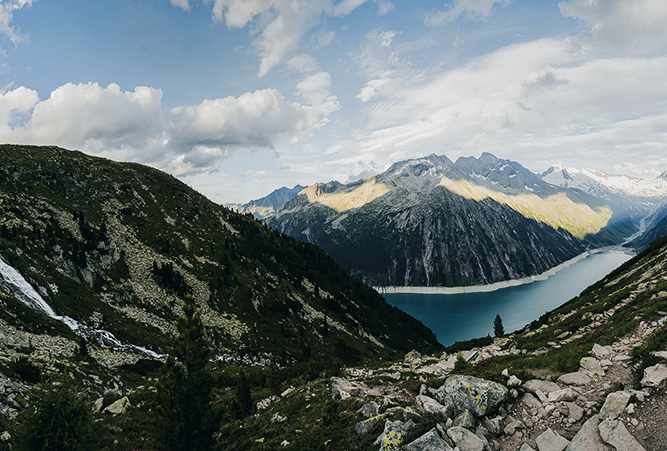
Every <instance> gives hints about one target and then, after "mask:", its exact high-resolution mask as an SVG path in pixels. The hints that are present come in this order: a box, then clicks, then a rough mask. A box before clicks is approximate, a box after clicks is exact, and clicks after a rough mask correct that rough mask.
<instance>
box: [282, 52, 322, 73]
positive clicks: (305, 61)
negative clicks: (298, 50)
mask: <svg viewBox="0 0 667 451" xmlns="http://www.w3.org/2000/svg"><path fill="white" fill-rule="evenodd" d="M287 67H289V68H290V69H292V70H295V71H297V72H300V73H302V74H307V73H310V72H315V71H318V70H320V63H319V62H318V61H317V60H316V59H315V58H313V57H312V56H311V55H308V54H305V53H304V54H302V55H297V56H295V57H293V58H291V59H290V60H289V61H288V62H287Z"/></svg>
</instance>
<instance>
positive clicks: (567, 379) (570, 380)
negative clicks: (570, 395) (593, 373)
mask: <svg viewBox="0 0 667 451" xmlns="http://www.w3.org/2000/svg"><path fill="white" fill-rule="evenodd" d="M591 380H592V379H591V378H590V377H588V376H587V375H586V374H584V373H582V372H580V371H577V372H576V373H568V374H563V375H562V376H561V377H559V378H558V382H560V383H561V384H565V385H586V384H590V383H591Z"/></svg>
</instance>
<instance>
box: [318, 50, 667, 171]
mask: <svg viewBox="0 0 667 451" xmlns="http://www.w3.org/2000/svg"><path fill="white" fill-rule="evenodd" d="M590 55H591V53H590V52H588V51H587V49H585V48H582V47H581V46H580V45H578V43H577V42H575V41H573V40H571V39H542V40H537V41H532V42H526V43H519V44H514V45H510V46H507V47H504V48H501V49H499V50H497V51H495V52H492V53H490V54H487V55H484V56H482V57H479V58H476V59H474V60H471V61H470V62H469V63H468V64H466V65H464V66H461V67H459V68H456V69H453V70H449V71H445V72H441V73H438V74H435V75H434V74H429V73H428V72H426V71H424V72H421V73H419V74H418V75H419V76H416V74H415V71H414V70H413V69H411V68H409V67H401V66H394V67H393V69H392V72H391V75H390V76H387V77H384V78H383V77H382V76H376V77H374V78H372V79H371V81H370V82H369V83H367V85H366V86H365V87H364V88H363V90H362V91H361V93H360V94H359V95H358V96H357V98H359V99H360V100H362V101H367V102H368V103H367V107H366V108H365V109H364V110H363V112H362V117H363V119H364V120H365V122H364V121H360V126H359V128H358V129H357V131H356V133H355V135H354V136H355V141H354V142H352V143H347V144H346V145H344V146H338V145H336V146H332V154H331V157H332V160H330V161H331V163H332V164H338V165H339V167H340V168H347V171H348V173H355V174H356V173H357V172H359V171H360V170H361V168H362V167H363V166H364V165H360V163H359V162H360V161H363V162H366V163H365V164H368V163H369V162H371V161H373V162H376V163H378V164H380V165H381V166H382V167H383V168H386V167H387V165H388V164H390V163H392V162H394V161H397V160H400V159H404V158H410V157H416V156H419V155H424V154H429V153H432V152H436V153H444V154H446V155H448V156H450V157H451V158H456V157H458V156H461V155H466V156H467V155H471V154H473V155H479V154H480V153H481V152H483V151H488V152H492V153H495V154H497V155H499V156H501V157H503V158H511V159H514V160H517V161H519V162H521V163H522V164H525V165H527V166H528V167H531V166H533V167H534V168H535V169H540V170H544V169H546V167H538V166H540V165H546V164H547V163H548V162H545V155H546V156H547V157H546V158H548V159H549V160H550V161H553V160H555V159H560V160H561V161H578V162H577V163H576V164H577V165H578V166H581V165H589V166H592V167H598V168H601V169H603V170H605V169H606V170H609V171H612V170H613V165H614V164H616V165H621V166H623V165H626V163H627V162H628V161H635V162H637V164H638V165H639V166H640V167H641V169H642V170H645V171H653V172H655V171H658V172H662V171H663V170H665V169H667V168H666V167H657V166H656V167H651V165H653V164H655V163H656V162H658V161H660V158H662V159H663V160H664V158H665V157H664V155H665V154H666V152H667V145H665V143H666V142H667V114H666V113H665V105H667V91H665V89H664V80H666V79H667V57H664V56H663V57H656V58H650V59H644V58H599V57H596V58H592V59H589V58H591V56H590ZM366 63H368V62H367V61H364V62H363V63H362V64H366ZM370 100H372V101H370ZM334 148H335V152H333V149H334ZM584 158H586V160H584ZM550 161H549V162H550ZM601 166H604V167H601ZM626 166H627V165H626ZM623 167H625V166H623ZM340 170H341V171H343V172H344V171H345V169H340Z"/></svg>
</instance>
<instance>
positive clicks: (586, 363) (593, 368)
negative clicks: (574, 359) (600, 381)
mask: <svg viewBox="0 0 667 451" xmlns="http://www.w3.org/2000/svg"><path fill="white" fill-rule="evenodd" d="M579 366H580V367H581V369H582V370H585V371H588V372H589V373H591V374H597V375H599V376H604V370H603V369H602V367H601V366H600V362H598V360H597V359H596V358H595V357H584V358H583V359H581V360H580V361H579Z"/></svg>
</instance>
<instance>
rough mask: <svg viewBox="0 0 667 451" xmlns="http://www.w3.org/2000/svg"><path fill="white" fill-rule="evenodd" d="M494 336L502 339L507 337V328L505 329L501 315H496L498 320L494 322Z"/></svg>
mask: <svg viewBox="0 0 667 451" xmlns="http://www.w3.org/2000/svg"><path fill="white" fill-rule="evenodd" d="M493 334H494V335H495V336H496V337H502V336H503V335H505V328H504V327H503V319H502V318H501V317H500V314H497V315H496V319H494V320H493Z"/></svg>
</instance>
